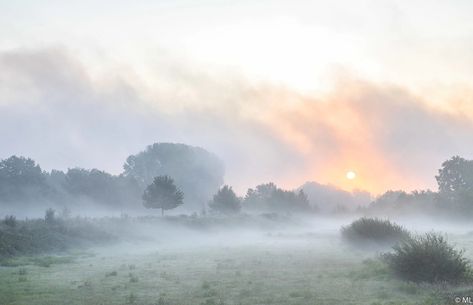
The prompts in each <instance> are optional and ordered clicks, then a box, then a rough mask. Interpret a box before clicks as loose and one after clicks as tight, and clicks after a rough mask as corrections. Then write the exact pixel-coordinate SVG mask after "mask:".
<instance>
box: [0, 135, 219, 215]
mask: <svg viewBox="0 0 473 305" xmlns="http://www.w3.org/2000/svg"><path fill="white" fill-rule="evenodd" d="M123 169H124V170H123V172H122V173H121V174H120V175H112V174H109V173H107V172H105V171H102V170H99V169H83V168H70V169H68V170H67V171H66V172H63V171H60V170H52V171H51V172H46V171H43V170H42V169H41V167H40V165H39V164H37V163H36V162H35V161H34V160H32V159H29V158H25V157H17V156H12V157H10V158H8V159H4V160H2V161H0V205H2V206H3V207H6V206H9V207H16V208H18V209H21V208H23V207H24V208H33V207H34V206H35V205H36V206H41V207H45V206H46V207H47V206H55V207H58V206H64V207H70V208H74V209H75V208H77V207H81V206H88V205H89V204H90V205H94V206H98V207H103V208H112V209H117V210H119V209H121V210H127V209H137V208H142V194H143V190H144V189H145V188H146V186H147V185H148V184H150V183H151V182H152V181H153V178H154V177H155V176H159V175H169V176H172V177H173V179H174V180H175V181H176V183H177V184H178V185H179V187H180V188H181V189H182V190H183V191H184V192H185V194H186V206H187V207H188V208H189V209H191V210H192V209H197V208H198V209H199V210H200V209H202V204H201V203H202V202H205V201H206V200H208V198H210V197H211V196H212V194H213V193H214V192H215V191H216V190H217V189H218V188H219V187H220V186H221V185H222V184H223V176H224V167H223V163H222V162H221V161H220V159H219V158H218V157H217V156H215V155H214V154H212V153H209V152H207V151H206V150H204V149H202V148H199V147H192V146H188V145H184V144H172V143H156V144H153V145H150V146H148V147H147V148H146V149H145V150H144V151H142V152H140V153H138V154H136V155H131V156H129V157H128V158H127V159H126V161H125V163H124V165H123Z"/></svg>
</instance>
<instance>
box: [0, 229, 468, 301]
mask: <svg viewBox="0 0 473 305" xmlns="http://www.w3.org/2000/svg"><path fill="white" fill-rule="evenodd" d="M470 237H471V236H469V235H457V236H456V237H455V238H456V239H455V240H456V241H457V244H458V245H459V246H461V247H471V245H470V244H468V243H470ZM232 238H234V237H232V236H230V237H228V238H220V239H215V240H212V241H209V240H206V241H203V242H200V243H194V244H193V245H192V246H185V245H182V244H174V245H166V244H161V243H155V244H154V243H151V244H147V245H146V246H144V245H143V244H138V243H136V244H135V243H128V244H121V245H117V246H115V247H107V248H105V247H104V248H96V249H93V250H89V252H87V253H72V254H68V256H65V257H64V256H63V257H39V258H38V257H35V258H26V257H22V258H16V259H12V260H10V261H8V262H7V265H9V266H7V267H0V304H2V305H6V304H18V305H19V304H24V305H32V304H44V305H54V304H71V305H72V304H84V305H85V304H87V305H93V304H160V305H164V304H176V305H177V304H198V305H199V304H205V305H211V304H248V305H250V304H251V305H257V304H281V305H289V304H294V305H295V304H301V305H302V304H311V305H314V304H337V305H338V304H399V305H400V304H406V305H407V304H449V303H452V302H450V301H452V300H453V295H471V294H472V292H473V290H472V288H471V287H467V286H462V287H448V286H442V285H426V284H420V285H419V284H413V283H406V282H402V281H400V280H397V279H395V278H394V277H393V276H392V275H391V274H390V273H389V271H388V270H387V268H386V266H385V265H384V264H383V263H382V262H380V261H379V260H378V259H377V253H376V252H368V251H360V250H354V249H353V248H352V247H350V246H348V245H345V244H344V243H343V242H342V241H341V240H340V238H339V236H338V234H335V233H333V235H330V234H324V235H317V234H310V233H297V234H296V233H295V234H286V235H284V234H282V233H261V236H259V237H258V238H253V239H252V238H248V239H244V240H241V239H239V240H236V239H235V240H232ZM466 254H467V256H468V257H469V258H472V256H471V254H472V252H471V251H470V252H469V251H467V252H466Z"/></svg>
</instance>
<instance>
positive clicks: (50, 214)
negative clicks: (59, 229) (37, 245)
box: [44, 208, 56, 224]
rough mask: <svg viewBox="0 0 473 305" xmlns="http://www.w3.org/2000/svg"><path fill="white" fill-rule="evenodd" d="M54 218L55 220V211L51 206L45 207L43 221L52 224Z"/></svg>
mask: <svg viewBox="0 0 473 305" xmlns="http://www.w3.org/2000/svg"><path fill="white" fill-rule="evenodd" d="M55 220H56V211H54V210H53V209H51V208H49V209H47V210H46V212H45V213H44V221H45V222H46V223H47V224H53V223H54V222H55Z"/></svg>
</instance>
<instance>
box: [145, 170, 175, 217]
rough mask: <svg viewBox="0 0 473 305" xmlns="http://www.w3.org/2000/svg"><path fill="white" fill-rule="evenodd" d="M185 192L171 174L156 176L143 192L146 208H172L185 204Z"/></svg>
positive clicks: (162, 211)
mask: <svg viewBox="0 0 473 305" xmlns="http://www.w3.org/2000/svg"><path fill="white" fill-rule="evenodd" d="M183 199H184V193H183V192H182V191H181V190H180V189H179V188H177V186H176V185H175V184H174V180H173V179H172V178H171V177H169V176H158V177H155V178H154V180H153V183H151V184H150V185H148V187H147V188H146V189H145V191H144V193H143V205H144V206H145V207H146V208H151V209H161V215H164V210H171V209H174V208H176V207H178V206H179V205H181V204H183Z"/></svg>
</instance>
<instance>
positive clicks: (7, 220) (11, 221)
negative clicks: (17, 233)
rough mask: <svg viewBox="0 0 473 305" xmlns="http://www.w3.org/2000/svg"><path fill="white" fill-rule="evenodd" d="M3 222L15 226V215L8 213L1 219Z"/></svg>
mask: <svg viewBox="0 0 473 305" xmlns="http://www.w3.org/2000/svg"><path fill="white" fill-rule="evenodd" d="M3 223H5V225H7V226H9V227H12V228H13V227H16V217H15V216H13V215H8V216H5V219H4V220H3Z"/></svg>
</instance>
